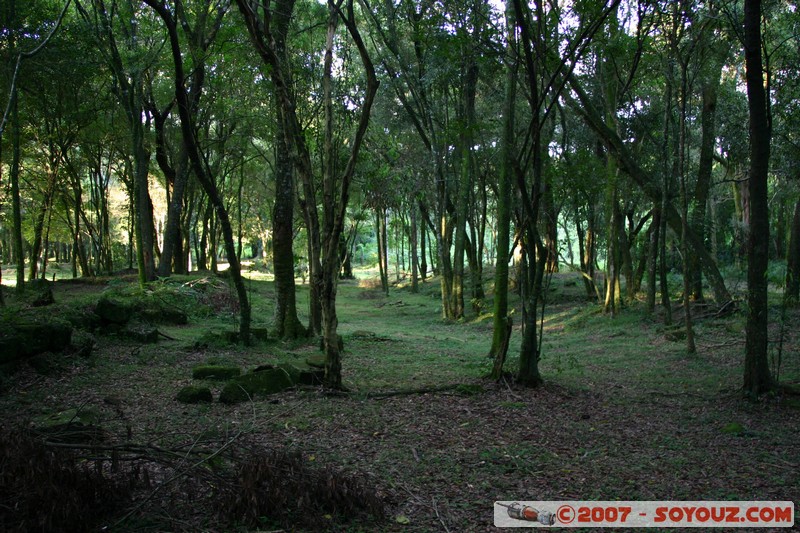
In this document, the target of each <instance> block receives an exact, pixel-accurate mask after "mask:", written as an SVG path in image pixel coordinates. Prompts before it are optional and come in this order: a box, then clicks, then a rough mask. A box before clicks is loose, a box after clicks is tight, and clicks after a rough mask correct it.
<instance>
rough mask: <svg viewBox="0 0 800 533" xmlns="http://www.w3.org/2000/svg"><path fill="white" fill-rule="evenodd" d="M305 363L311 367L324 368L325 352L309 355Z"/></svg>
mask: <svg viewBox="0 0 800 533" xmlns="http://www.w3.org/2000/svg"><path fill="white" fill-rule="evenodd" d="M306 364H307V365H308V366H310V367H312V368H325V354H313V355H309V356H308V357H306Z"/></svg>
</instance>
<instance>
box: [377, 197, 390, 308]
mask: <svg viewBox="0 0 800 533" xmlns="http://www.w3.org/2000/svg"><path fill="white" fill-rule="evenodd" d="M375 222H376V226H377V227H376V232H377V234H378V273H379V274H380V278H381V290H382V291H383V293H384V294H386V295H387V296H388V295H389V247H388V243H387V240H388V235H387V232H386V208H385V207H378V208H376V209H375Z"/></svg>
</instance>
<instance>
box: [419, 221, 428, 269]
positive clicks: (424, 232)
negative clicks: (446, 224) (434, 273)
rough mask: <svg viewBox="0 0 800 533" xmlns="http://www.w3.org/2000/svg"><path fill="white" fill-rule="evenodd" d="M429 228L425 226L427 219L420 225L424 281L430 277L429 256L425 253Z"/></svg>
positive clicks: (421, 261) (421, 262) (421, 263)
mask: <svg viewBox="0 0 800 533" xmlns="http://www.w3.org/2000/svg"><path fill="white" fill-rule="evenodd" d="M427 233H428V230H427V228H426V226H425V221H424V220H423V221H422V224H420V225H419V272H420V277H421V278H422V281H423V283H424V282H425V280H426V279H427V277H428V256H427V255H426V254H425V245H426V241H427V240H428V239H427V238H426V235H427Z"/></svg>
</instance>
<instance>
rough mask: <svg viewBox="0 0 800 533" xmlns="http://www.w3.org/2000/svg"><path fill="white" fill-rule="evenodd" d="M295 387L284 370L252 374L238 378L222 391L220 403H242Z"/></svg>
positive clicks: (269, 370)
mask: <svg viewBox="0 0 800 533" xmlns="http://www.w3.org/2000/svg"><path fill="white" fill-rule="evenodd" d="M292 386H294V382H293V381H292V379H291V376H290V374H289V373H288V372H287V371H286V370H284V369H283V368H271V369H266V370H261V371H259V372H251V373H249V374H244V375H241V376H239V377H236V378H234V379H232V380H231V381H229V382H228V384H227V385H225V387H224V388H223V389H222V392H221V393H220V396H219V401H220V402H222V403H229V404H232V403H240V402H245V401H248V400H250V399H253V398H256V397H261V396H268V395H270V394H275V393H276V392H281V391H283V390H286V389H288V388H290V387H292Z"/></svg>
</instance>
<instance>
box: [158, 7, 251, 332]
mask: <svg viewBox="0 0 800 533" xmlns="http://www.w3.org/2000/svg"><path fill="white" fill-rule="evenodd" d="M145 3H146V4H147V5H149V6H150V7H152V8H153V10H155V12H156V13H158V16H159V17H161V20H162V21H163V22H164V25H165V26H166V29H167V34H168V35H169V43H170V49H171V51H172V59H173V62H174V66H175V73H174V83H175V100H176V102H177V105H178V115H179V117H180V122H181V133H182V134H183V145H184V148H185V149H186V151H187V153H188V155H189V161H190V163H191V166H192V171H193V172H194V175H195V177H197V179H198V181H199V182H200V184H201V185H202V186H203V189H204V190H205V192H206V194H207V195H208V198H209V202H210V204H211V205H212V206H213V208H214V212H215V214H216V216H217V220H218V221H219V223H220V226H221V229H222V237H223V241H224V246H225V252H226V254H227V256H228V264H229V265H230V266H229V269H230V273H231V280H232V282H233V286H234V288H235V289H236V296H237V299H238V301H239V335H240V338H241V340H242V342H244V343H245V344H249V342H250V302H249V300H248V298H247V289H246V287H245V286H244V280H243V279H242V271H241V264H240V263H239V256H238V253H237V250H236V246H235V243H234V240H233V229H232V227H231V223H230V219H229V216H228V210H227V209H226V208H225V203H224V201H223V197H222V195H221V194H220V192H219V190H218V188H217V184H216V182H215V180H214V177H213V175H212V174H211V172H210V170H211V169H210V168H209V166H208V163H207V159H204V158H203V157H202V155H201V153H200V149H199V147H198V145H197V139H196V120H195V115H196V108H195V113H193V112H192V106H191V102H190V100H189V91H188V90H187V87H186V81H185V80H186V74H185V70H184V67H183V53H182V51H181V44H180V38H179V36H178V28H177V21H176V19H175V17H174V16H173V15H172V13H171V12H170V10H169V9H168V8H167V7H166V6H165V5H164V4H163V3H161V2H160V1H158V0H145ZM228 5H229V4H228V3H227V2H222V3H219V4H217V5H216V6H215V11H216V13H217V20H218V21H221V19H222V17H223V16H224V13H225V12H226V11H227V9H228ZM210 8H211V4H210V3H208V4H206V9H205V12H208V11H209V10H210ZM219 23H220V22H217V24H216V27H217V28H219ZM185 28H186V26H184V31H186V30H185ZM215 33H216V32H212V35H213V34H215ZM206 49H207V47H206ZM196 68H202V67H196Z"/></svg>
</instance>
